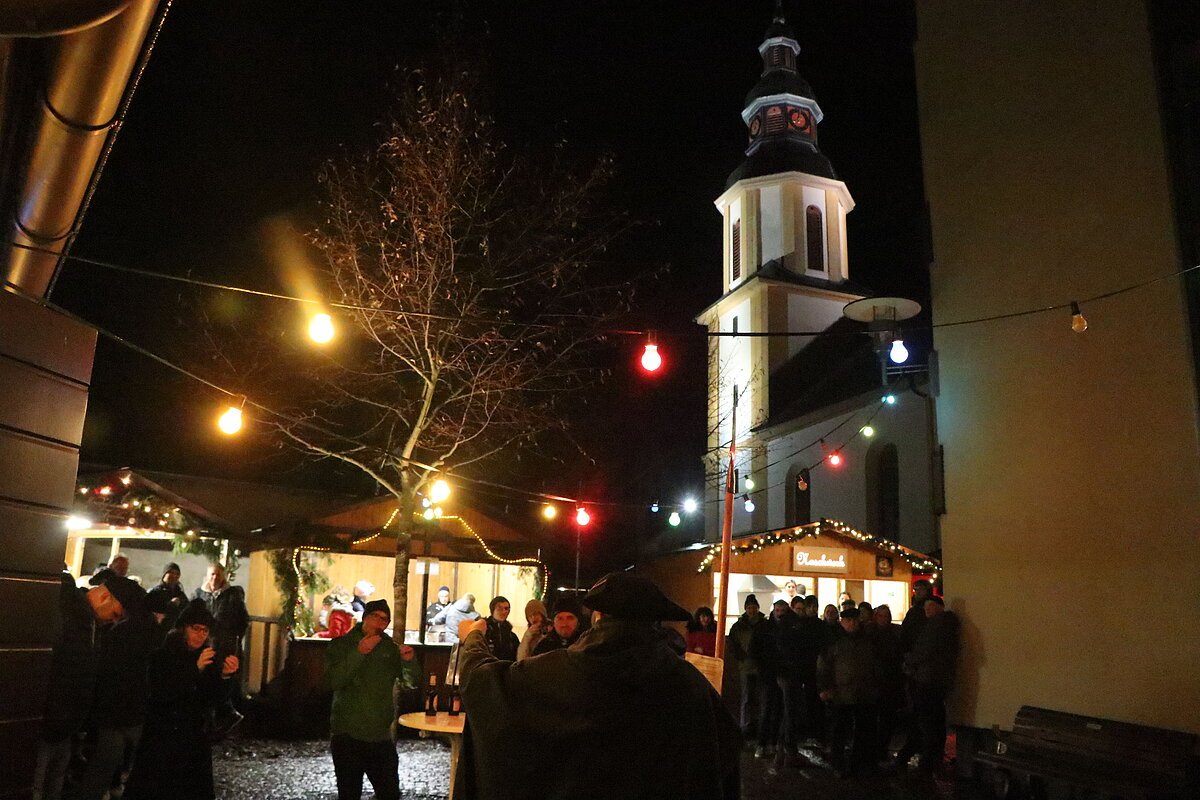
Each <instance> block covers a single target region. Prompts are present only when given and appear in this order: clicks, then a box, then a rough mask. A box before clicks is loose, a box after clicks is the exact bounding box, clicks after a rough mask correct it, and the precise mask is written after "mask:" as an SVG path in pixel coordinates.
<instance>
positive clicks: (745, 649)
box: [726, 613, 769, 675]
mask: <svg viewBox="0 0 1200 800" xmlns="http://www.w3.org/2000/svg"><path fill="white" fill-rule="evenodd" d="M767 624H769V623H768V622H767V618H766V617H765V616H763V615H762V614H761V613H760V614H759V615H758V616H756V617H751V616H750V615H749V614H745V613H743V614H742V615H741V616H740V617H738V619H737V622H735V623H733V627H732V628H730V629H729V636H728V638H727V639H726V645H727V647H728V649H729V654H730V655H731V656H733V660H734V661H736V662H737V665H738V669H739V671H740V672H741V673H742V674H744V675H752V674H755V673H757V672H758V667H759V665H758V659H757V658H755V656H754V653H753V652H752V650H751V646H750V643H751V640H752V639H753V638H754V632H755V631H756V630H758V628H759V627H760V626H762V625H767Z"/></svg>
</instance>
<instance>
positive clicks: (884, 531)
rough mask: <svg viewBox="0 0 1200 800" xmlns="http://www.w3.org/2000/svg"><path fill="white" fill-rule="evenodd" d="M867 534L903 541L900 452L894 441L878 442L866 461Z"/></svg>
mask: <svg viewBox="0 0 1200 800" xmlns="http://www.w3.org/2000/svg"><path fill="white" fill-rule="evenodd" d="M866 489H867V491H866V495H867V498H866V499H867V509H866V510H867V532H868V533H873V534H875V535H876V536H882V537H883V538H885V539H891V540H892V541H893V542H897V541H899V540H900V453H899V451H898V450H897V449H896V445H894V444H892V443H891V442H875V443H873V444H872V445H871V446H870V447H869V448H868V449H867V460H866Z"/></svg>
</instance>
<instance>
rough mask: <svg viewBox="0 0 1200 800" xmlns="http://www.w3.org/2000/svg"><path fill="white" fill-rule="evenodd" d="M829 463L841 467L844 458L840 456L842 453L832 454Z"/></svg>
mask: <svg viewBox="0 0 1200 800" xmlns="http://www.w3.org/2000/svg"><path fill="white" fill-rule="evenodd" d="M829 463H830V464H831V465H832V466H835V467H840V466H841V465H842V456H841V454H840V453H831V454H830V456H829Z"/></svg>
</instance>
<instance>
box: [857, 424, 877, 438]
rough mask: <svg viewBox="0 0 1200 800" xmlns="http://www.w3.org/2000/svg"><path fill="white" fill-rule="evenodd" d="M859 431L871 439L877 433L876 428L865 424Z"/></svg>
mask: <svg viewBox="0 0 1200 800" xmlns="http://www.w3.org/2000/svg"><path fill="white" fill-rule="evenodd" d="M858 432H859V433H861V434H862V435H863V436H865V437H867V438H868V439H870V438H871V437H872V436H874V435H875V429H874V428H872V427H871V426H870V425H863V426H862V427H861V428H860V429H859V431H858Z"/></svg>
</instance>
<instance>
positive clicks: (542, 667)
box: [455, 573, 740, 800]
mask: <svg viewBox="0 0 1200 800" xmlns="http://www.w3.org/2000/svg"><path fill="white" fill-rule="evenodd" d="M583 604H584V605H586V606H587V607H588V608H590V609H592V611H593V614H594V619H595V623H594V624H593V626H592V627H591V628H590V629H589V630H588V632H587V633H586V634H584V635H583V636H582V637H580V638H579V640H578V641H576V642H575V644H574V645H572V646H571V647H568V648H564V649H560V650H554V651H552V652H549V653H546V654H544V655H540V656H537V657H536V658H528V659H525V660H524V661H518V662H515V663H512V662H506V661H500V660H498V659H496V658H495V657H494V656H492V654H491V652H490V651H489V650H488V647H487V644H486V642H485V641H484V632H485V631H486V629H487V624H486V623H485V622H483V621H478V622H475V623H473V624H470V625H467V626H464V627H465V628H469V630H468V631H466V632H465V638H464V639H463V643H462V648H461V650H460V657H461V659H462V662H461V666H460V671H461V674H462V678H463V684H462V697H463V708H464V709H465V711H466V713H467V719H468V724H467V727H466V730H465V731H464V734H463V743H462V751H461V756H460V758H459V761H458V769H457V772H456V774H455V797H456V798H458V800H475V798H487V799H488V800H516V799H517V798H527V797H588V798H598V799H599V800H605V799H606V798H612V799H613V800H617V798H620V799H621V800H625V798H635V797H686V798H690V799H692V800H724V799H725V798H730V799H732V798H736V797H738V796H739V788H740V787H739V779H738V750H739V737H738V731H737V725H736V724H735V723H734V721H733V718H732V717H731V716H730V714H729V712H728V711H727V710H726V709H725V707H724V705H723V703H722V701H721V697H720V695H718V694H717V693H716V691H715V690H714V689H713V687H712V686H711V685H710V684H709V682H708V679H707V678H705V677H704V676H703V675H702V674H701V673H700V671H699V670H697V669H696V668H695V667H694V666H692V665H691V664H689V663H688V662H687V661H685V660H684V659H682V658H680V657H679V656H678V655H677V654H676V653H675V652H674V651H673V650H672V649H671V647H670V645H669V644H668V643H667V637H666V634H665V632H664V631H663V630H662V628H661V627H660V625H659V622H661V621H669V620H677V621H681V622H683V621H686V620H688V619H689V618H690V615H689V614H688V612H687V611H686V610H685V609H683V608H680V607H679V606H678V605H677V604H675V603H674V602H672V601H671V600H669V599H668V598H667V597H666V596H665V595H664V594H663V593H662V591H661V590H660V589H659V588H658V587H657V586H656V585H655V584H654V583H652V582H651V581H649V580H648V579H646V578H643V577H641V576H638V575H632V574H629V573H614V574H611V575H608V576H606V577H605V578H603V579H601V580H600V581H599V582H597V583H596V584H595V585H594V586H593V587H592V588H591V590H589V591H588V593H587V596H586V597H585V598H584V600H583ZM559 610H562V609H561V608H560V609H559ZM537 752H549V753H553V754H554V757H553V758H550V759H546V760H544V761H543V760H541V759H530V758H529V754H530V753H537ZM514 770H515V771H514Z"/></svg>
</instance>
